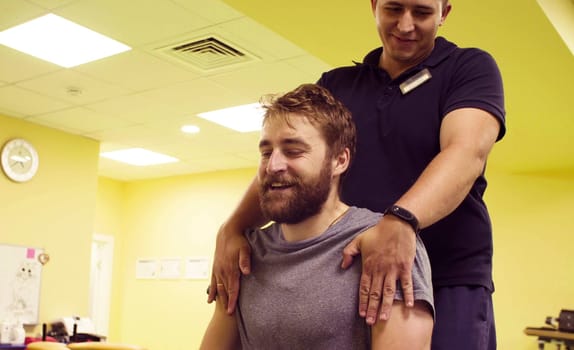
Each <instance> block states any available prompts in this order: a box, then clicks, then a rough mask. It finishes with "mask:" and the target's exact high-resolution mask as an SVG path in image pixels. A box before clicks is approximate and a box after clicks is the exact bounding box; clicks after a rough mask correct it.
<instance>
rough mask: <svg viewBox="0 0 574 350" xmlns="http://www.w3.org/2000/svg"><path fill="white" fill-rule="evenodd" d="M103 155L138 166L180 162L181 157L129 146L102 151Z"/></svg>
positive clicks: (101, 154)
mask: <svg viewBox="0 0 574 350" xmlns="http://www.w3.org/2000/svg"><path fill="white" fill-rule="evenodd" d="M100 156H101V157H104V158H108V159H112V160H115V161H117V162H122V163H127V164H130V165H137V166H148V165H157V164H165V163H174V162H179V159H177V158H174V157H170V156H166V155H165V154H161V153H156V152H152V151H148V150H146V149H143V148H127V149H122V150H117V151H110V152H103V153H100Z"/></svg>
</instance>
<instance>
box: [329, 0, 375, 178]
mask: <svg viewBox="0 0 574 350" xmlns="http://www.w3.org/2000/svg"><path fill="white" fill-rule="evenodd" d="M372 1H374V0H372ZM350 161H351V151H349V149H348V148H347V147H345V149H344V150H343V152H341V153H340V154H339V155H338V156H337V157H335V159H333V175H341V174H342V173H344V172H345V171H346V170H347V168H348V167H349V164H350Z"/></svg>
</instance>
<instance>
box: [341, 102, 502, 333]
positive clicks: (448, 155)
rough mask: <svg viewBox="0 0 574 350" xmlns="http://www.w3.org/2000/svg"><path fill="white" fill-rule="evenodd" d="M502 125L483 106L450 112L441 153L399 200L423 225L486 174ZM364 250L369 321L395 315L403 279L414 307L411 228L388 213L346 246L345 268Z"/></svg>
mask: <svg viewBox="0 0 574 350" xmlns="http://www.w3.org/2000/svg"><path fill="white" fill-rule="evenodd" d="M499 129H500V124H499V122H498V121H497V120H496V118H494V117H493V116H492V115H491V114H489V113H488V112H485V111H483V110H480V109H476V108H462V109H457V110H454V111H452V112H450V113H449V114H447V115H446V116H445V118H444V119H443V122H442V125H441V131H440V146H441V151H440V152H439V154H438V155H437V156H436V157H435V158H434V159H433V160H432V161H431V163H430V164H429V165H428V166H427V167H426V169H425V170H424V171H423V173H422V174H421V175H420V177H419V178H418V179H417V181H416V182H415V183H414V185H413V186H412V187H411V188H410V189H409V190H408V191H407V192H406V193H405V194H404V195H403V196H402V197H401V198H400V199H399V200H398V201H397V202H396V204H397V205H399V206H401V207H404V208H406V209H407V210H409V211H410V212H412V213H413V214H414V215H415V216H416V217H417V218H418V220H419V224H420V227H423V228H424V227H427V226H429V225H432V224H433V223H435V222H437V221H439V220H440V219H442V218H444V217H445V216H447V215H448V214H450V213H451V212H452V211H453V210H454V209H456V208H457V207H458V206H459V205H460V203H461V202H462V201H463V199H464V198H465V197H466V196H467V195H468V193H469V191H470V189H471V188H472V185H473V184H474V182H475V181H476V179H477V178H478V177H479V176H480V175H481V174H482V172H483V170H484V167H485V164H486V159H487V156H488V154H489V152H490V150H491V149H492V146H493V145H494V143H495V141H496V138H497V136H498V132H499ZM359 251H360V253H361V256H362V260H363V274H362V276H361V282H360V293H359V299H360V300H359V313H360V314H361V316H363V317H366V319H367V323H369V324H374V322H376V318H377V314H378V315H379V318H380V319H383V320H386V319H388V318H389V317H390V314H391V306H392V303H393V296H394V293H395V286H396V281H397V280H399V279H400V281H401V286H402V288H403V293H404V296H405V302H406V304H407V305H409V306H410V305H412V304H413V293H412V278H411V269H412V264H413V261H414V256H415V255H414V254H415V235H414V234H413V229H412V227H411V226H410V225H408V224H407V223H406V222H404V221H402V220H400V219H398V218H396V217H394V216H392V215H385V216H384V217H383V218H382V219H381V221H380V222H379V224H377V226H376V229H375V230H370V231H368V232H365V233H364V234H362V235H360V236H358V237H357V238H356V239H355V240H353V242H351V243H350V244H349V245H348V246H347V247H346V248H345V251H344V253H343V254H344V257H343V267H347V266H349V265H350V263H351V261H352V256H354V255H357V254H358V253H359ZM379 307H380V310H379Z"/></svg>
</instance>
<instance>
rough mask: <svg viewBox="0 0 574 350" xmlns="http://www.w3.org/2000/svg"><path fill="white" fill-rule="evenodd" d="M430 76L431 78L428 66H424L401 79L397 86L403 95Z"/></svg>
mask: <svg viewBox="0 0 574 350" xmlns="http://www.w3.org/2000/svg"><path fill="white" fill-rule="evenodd" d="M430 78H432V75H431V74H430V71H429V70H428V68H425V69H423V70H421V71H420V72H418V73H417V74H415V75H413V76H412V77H410V78H408V79H407V80H405V81H403V82H402V83H401V85H399V88H400V89H401V92H402V93H403V95H406V94H408V93H409V92H411V91H412V90H414V89H416V88H417V87H419V86H420V85H421V84H422V83H424V82H425V81H427V80H429V79H430Z"/></svg>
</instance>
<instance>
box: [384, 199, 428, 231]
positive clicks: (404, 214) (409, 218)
mask: <svg viewBox="0 0 574 350" xmlns="http://www.w3.org/2000/svg"><path fill="white" fill-rule="evenodd" d="M383 215H392V216H394V217H397V218H399V219H401V220H403V221H404V222H406V223H407V224H409V225H411V227H412V228H413V230H414V231H415V233H417V234H418V233H419V231H420V226H419V220H418V219H417V217H416V216H415V215H414V214H413V213H411V212H410V211H408V210H407V209H405V208H403V207H399V206H398V205H394V204H393V205H391V206H390V207H388V208H387V209H385V211H384V212H383Z"/></svg>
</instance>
